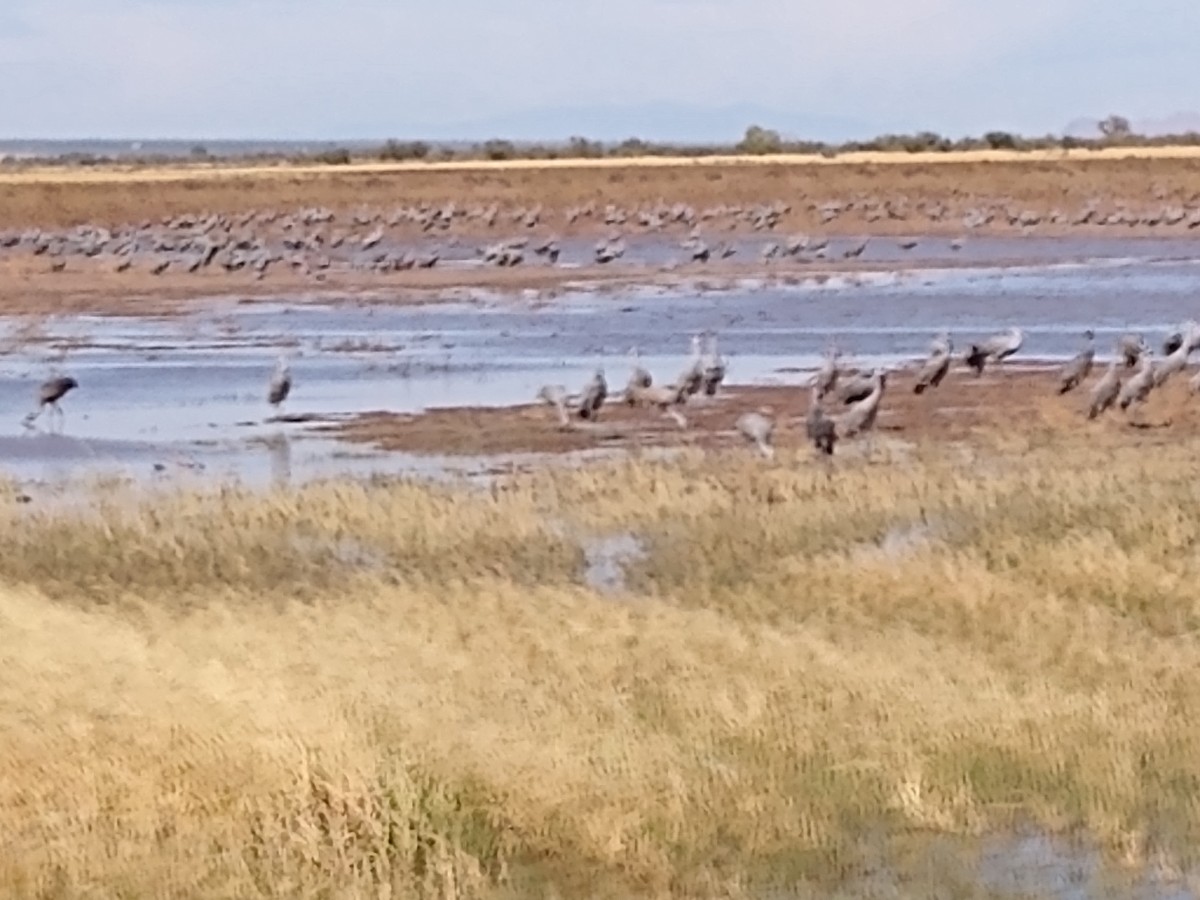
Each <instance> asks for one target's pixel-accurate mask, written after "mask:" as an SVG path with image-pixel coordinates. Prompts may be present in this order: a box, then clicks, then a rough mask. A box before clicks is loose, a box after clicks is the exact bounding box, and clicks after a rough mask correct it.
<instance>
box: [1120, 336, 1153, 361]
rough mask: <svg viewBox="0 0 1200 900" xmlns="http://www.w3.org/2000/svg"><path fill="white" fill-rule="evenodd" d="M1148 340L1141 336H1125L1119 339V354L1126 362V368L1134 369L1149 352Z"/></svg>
mask: <svg viewBox="0 0 1200 900" xmlns="http://www.w3.org/2000/svg"><path fill="white" fill-rule="evenodd" d="M1147 349H1148V348H1147V346H1146V339H1145V338H1144V337H1142V336H1141V335H1140V334H1123V335H1121V336H1120V337H1119V338H1117V354H1118V355H1119V356H1120V357H1121V359H1122V360H1124V362H1125V368H1127V369H1132V368H1133V367H1134V366H1136V365H1137V364H1138V360H1140V359H1141V358H1142V354H1143V353H1145V352H1146V350H1147Z"/></svg>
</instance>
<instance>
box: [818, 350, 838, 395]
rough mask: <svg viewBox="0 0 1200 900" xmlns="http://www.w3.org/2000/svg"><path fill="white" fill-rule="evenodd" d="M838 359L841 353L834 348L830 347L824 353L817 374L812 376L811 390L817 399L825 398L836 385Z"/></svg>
mask: <svg viewBox="0 0 1200 900" xmlns="http://www.w3.org/2000/svg"><path fill="white" fill-rule="evenodd" d="M840 357H841V353H840V352H839V351H838V349H837V348H836V347H830V348H829V349H828V350H826V351H825V359H824V360H823V361H822V362H821V367H820V368H819V369H817V374H816V375H814V376H813V388H814V389H815V390H816V392H817V397H819V398H823V397H825V395H826V394H828V393H829V392H830V391H832V390H833V389H834V387H835V386H836V385H837V381H838V375H839V369H838V359H839V358H840Z"/></svg>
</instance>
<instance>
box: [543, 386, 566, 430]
mask: <svg viewBox="0 0 1200 900" xmlns="http://www.w3.org/2000/svg"><path fill="white" fill-rule="evenodd" d="M537 396H538V399H539V400H541V401H542V402H543V403H546V404H548V405H549V406H552V407H553V408H554V411H555V412H556V413H558V423H559V424H560V425H561V426H562V427H563V428H569V427H570V425H571V417H570V415H568V413H567V396H568V395H567V389H566V388H565V387H563V386H562V385H561V384H546V385H543V386H542V388H541V389H540V390H539V391H538V393H537Z"/></svg>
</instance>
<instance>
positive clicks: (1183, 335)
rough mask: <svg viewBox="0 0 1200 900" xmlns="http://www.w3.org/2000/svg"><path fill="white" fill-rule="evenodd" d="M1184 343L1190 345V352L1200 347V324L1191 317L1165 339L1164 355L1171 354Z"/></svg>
mask: <svg viewBox="0 0 1200 900" xmlns="http://www.w3.org/2000/svg"><path fill="white" fill-rule="evenodd" d="M1184 344H1187V345H1188V352H1189V353H1190V352H1191V351H1193V350H1195V349H1196V348H1197V347H1200V324H1197V323H1196V322H1194V321H1192V320H1191V319H1189V320H1188V321H1186V322H1184V323H1183V324H1182V325H1180V326H1179V327H1178V328H1177V329H1176V330H1175V331H1172V332H1171V333H1170V334H1168V335H1167V337H1166V339H1165V340H1163V348H1162V349H1163V356H1170V355H1171V354H1173V353H1175V352H1176V351H1177V350H1178V349H1179V348H1180V347H1182V346H1183V345H1184Z"/></svg>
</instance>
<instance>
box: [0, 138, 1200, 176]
mask: <svg viewBox="0 0 1200 900" xmlns="http://www.w3.org/2000/svg"><path fill="white" fill-rule="evenodd" d="M1198 158H1200V147H1198V146H1191V145H1189V146H1178V147H1169V146H1162V147H1137V146H1130V147H1102V148H1084V147H1079V148H1073V149H1070V150H1065V149H1057V148H1056V149H1045V150H953V151H947V152H936V153H934V152H920V153H899V152H885V151H879V150H862V151H856V152H847V153H840V154H838V155H837V156H823V155H821V154H819V153H775V154H771V155H756V154H744V153H743V154H737V153H732V154H714V155H710V156H634V157H625V156H622V157H599V158H595V159H588V158H568V159H500V160H485V159H461V160H442V161H422V160H410V161H397V162H366V161H359V162H354V163H351V164H349V165H345V166H336V167H332V166H329V165H319V164H312V163H274V162H273V163H270V164H263V165H253V164H252V165H244V164H221V163H191V164H177V165H152V166H147V165H127V164H126V165H123V164H119V163H113V164H106V165H97V166H88V167H86V168H80V167H67V166H38V167H26V168H21V169H14V170H10V171H0V184H29V183H46V182H50V183H59V184H96V183H103V182H118V183H127V182H131V181H134V182H138V181H145V182H164V181H184V180H191V179H206V178H246V177H266V178H271V177H282V178H292V177H296V176H310V175H329V174H330V173H331V172H337V173H339V174H350V175H353V174H368V175H369V174H376V175H378V174H388V173H393V172H511V171H521V170H530V169H583V170H586V169H645V168H651V169H673V168H681V167H693V166H699V167H713V166H717V167H721V166H845V165H885V166H886V165H899V166H913V165H927V164H931V163H932V164H934V165H939V164H945V163H951V164H961V163H997V162H999V163H1039V162H1050V161H1058V160H1072V161H1078V162H1094V161H1115V160H1127V159H1162V160H1170V159H1198Z"/></svg>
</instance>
